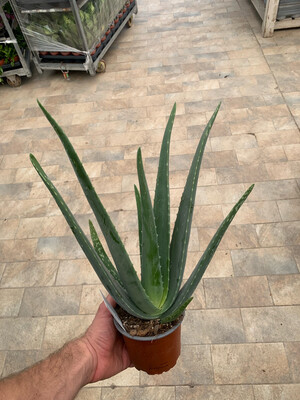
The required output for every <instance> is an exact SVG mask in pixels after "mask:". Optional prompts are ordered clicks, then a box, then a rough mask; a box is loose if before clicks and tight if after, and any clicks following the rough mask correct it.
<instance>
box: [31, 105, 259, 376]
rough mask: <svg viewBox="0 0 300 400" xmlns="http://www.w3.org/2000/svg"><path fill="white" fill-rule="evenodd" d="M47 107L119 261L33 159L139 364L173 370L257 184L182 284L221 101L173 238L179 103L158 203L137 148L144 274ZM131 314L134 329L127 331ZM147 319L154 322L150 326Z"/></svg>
mask: <svg viewBox="0 0 300 400" xmlns="http://www.w3.org/2000/svg"><path fill="white" fill-rule="evenodd" d="M39 106H40V107H41V109H42V111H43V113H44V115H45V116H46V118H47V119H48V121H49V122H50V124H51V125H52V126H53V128H54V130H55V131H56V133H57V134H58V136H59V138H60V140H61V141H62V144H63V145H64V148H65V150H66V152H67V154H68V156H69V158H70V161H71V163H72V166H73V168H74V171H75V173H76V175H77V178H78V180H79V182H80V184H81V186H82V189H83V191H84V193H85V196H86V198H87V200H88V202H89V204H90V206H91V208H92V210H93V212H94V215H95V218H96V220H97V222H98V224H99V226H100V228H101V230H102V233H103V235H104V238H105V240H106V243H107V245H108V248H109V250H110V253H111V257H112V259H113V261H114V265H113V263H112V261H111V260H110V258H109V256H108V255H107V253H106V252H105V250H104V248H103V246H102V244H101V242H100V240H99V237H98V235H97V232H96V229H95V227H94V225H93V223H92V222H91V221H90V234H91V239H92V243H93V244H92V243H91V242H90V241H89V239H88V238H87V236H86V235H85V234H84V232H83V231H82V229H81V228H80V226H79V224H78V223H77V221H76V220H75V218H74V216H73V214H72V213H71V211H70V209H69V208H68V206H67V204H66V203H65V202H64V200H63V199H62V197H61V196H60V194H59V192H58V191H57V189H56V188H55V186H54V185H53V184H52V182H51V181H50V179H49V178H48V176H47V175H46V174H45V172H44V170H43V169H42V167H41V166H40V164H39V163H38V161H37V160H36V159H35V157H34V156H33V155H32V154H31V155H30V159H31V162H32V164H33V166H34V168H35V169H36V171H37V172H38V174H39V175H40V177H41V178H42V180H43V181H44V183H45V185H46V186H47V188H48V189H49V191H50V192H51V194H52V196H53V197H54V199H55V201H56V203H57V205H58V206H59V208H60V209H61V211H62V213H63V215H64V217H65V219H66V221H67V222H68V224H69V226H70V228H71V229H72V231H73V234H74V235H75V237H76V239H77V241H78V243H79V244H80V246H81V248H82V249H83V251H84V252H85V254H86V256H87V258H88V259H89V261H90V263H91V265H92V266H93V268H94V270H95V272H96V273H97V275H98V277H99V278H100V280H101V282H102V283H103V285H104V286H105V288H106V289H107V291H108V292H109V293H110V294H111V295H112V297H113V298H114V299H115V301H116V302H117V304H118V306H119V310H118V312H119V317H120V318H121V321H120V325H119V324H118V323H117V322H115V324H116V326H117V328H118V329H119V331H120V332H121V333H122V334H123V335H124V340H125V344H126V346H127V349H128V351H129V353H130V358H131V360H132V361H133V363H134V365H135V366H136V368H137V369H140V370H143V371H146V372H147V373H149V374H157V373H162V372H164V371H167V370H169V369H170V368H172V367H173V366H174V365H175V364H176V361H177V358H178V357H179V354H180V324H181V321H182V318H183V316H182V315H183V313H184V310H185V308H186V307H187V305H188V304H189V303H190V301H191V300H192V295H193V292H194V290H195V289H196V287H197V285H198V283H199V282H200V279H201V278H202V276H203V274H204V272H205V270H206V268H207V266H208V264H209V262H210V260H211V259H212V257H213V255H214V253H215V251H216V249H217V247H218V245H219V243H220V241H221V239H222V237H223V235H224V233H225V232H226V230H227V228H228V226H229V225H230V223H231V221H232V219H233V218H234V216H235V214H236V213H237V211H238V210H239V208H240V207H241V205H242V204H243V203H244V201H245V200H246V199H247V197H248V196H249V194H250V192H251V191H252V189H253V186H254V185H252V186H250V187H249V189H248V190H247V191H246V192H245V193H244V195H243V196H242V197H241V198H240V200H239V201H238V202H237V203H236V205H235V206H234V207H233V208H232V210H231V211H230V213H229V214H228V215H227V217H226V218H225V219H224V221H223V222H222V223H221V225H220V227H219V228H218V230H217V232H216V234H215V235H214V237H213V238H212V239H211V241H210V243H209V245H208V247H207V249H206V250H205V252H204V254H203V255H202V257H201V258H200V260H199V262H198V263H197V265H196V266H195V268H194V270H193V272H192V274H191V275H190V277H189V278H188V280H187V281H186V283H185V284H184V285H183V286H182V287H181V284H182V279H183V272H184V268H185V262H186V257H187V250H188V242H189V236H190V230H191V223H192V215H193V209H194V203H195V195H196V189H197V182H198V177H199V171H200V165H201V161H202V157H203V152H204V148H205V144H206V141H207V138H208V135H209V132H210V130H211V127H212V125H213V123H214V120H215V118H216V116H217V113H218V110H219V107H220V104H219V105H218V107H217V109H216V111H215V112H214V114H213V115H212V117H211V119H210V121H209V122H208V124H207V126H206V128H205V130H204V132H203V134H202V136H201V138H200V141H199V144H198V147H197V149H196V152H195V155H194V158H193V161H192V164H191V167H190V170H189V174H188V177H187V181H186V184H185V188H184V191H183V194H182V198H181V202H180V206H179V209H178V214H177V218H176V222H175V225H174V230H173V234H172V238H170V209H169V207H170V206H169V204H170V201H169V149H170V137H171V131H172V127H173V122H174V118H175V112H176V104H175V105H174V107H173V109H172V112H171V114H170V117H169V120H168V123H167V127H166V130H165V133H164V137H163V141H162V145H161V152H160V158H159V167H158V173H157V181H156V188H155V196H154V202H153V205H152V201H151V198H150V194H149V189H148V185H147V181H146V177H145V173H144V167H143V161H142V154H141V149H139V150H138V152H137V171H138V180H139V189H138V188H137V187H136V186H135V187H134V189H135V198H136V204H137V214H138V228H139V241H140V264H141V280H140V279H139V277H138V275H137V273H136V271H135V269H134V267H133V265H132V263H131V260H130V258H129V255H128V254H127V252H126V250H125V247H124V245H123V243H122V240H121V238H120V236H119V234H118V232H117V230H116V228H115V227H114V225H113V223H112V221H111V219H110V217H109V215H108V213H107V212H106V210H105V208H104V206H103V204H102V202H101V200H100V199H99V197H98V195H97V194H96V192H95V190H94V188H93V185H92V183H91V181H90V179H89V177H88V175H87V173H86V172H85V170H84V167H83V165H82V164H81V161H80V159H79V157H78V156H77V154H76V152H75V150H74V148H73V146H72V144H71V143H70V141H69V139H68V138H67V136H66V135H65V133H64V132H63V130H62V129H61V128H60V126H59V125H58V124H57V123H56V122H55V120H54V119H53V118H52V116H51V115H50V114H49V113H48V112H47V111H46V110H45V108H44V107H43V106H42V105H41V104H40V103H39ZM132 318H135V322H134V323H135V324H136V325H139V324H140V325H141V329H140V330H141V331H142V332H138V331H139V329H135V332H132V329H131V328H132V327H131V328H130V320H131V319H132ZM128 320H129V333H128V332H125V331H124V330H123V327H124V326H125V327H126V325H127V321H128ZM145 324H146V326H147V329H145ZM147 324H148V325H147ZM121 325H122V327H121ZM130 330H131V334H130ZM145 331H147V333H146V335H147V336H142V337H141V336H140V335H141V334H144V333H145ZM153 335H154V336H153ZM161 343H162V345H161ZM136 345H137V346H138V347H137V348H136V347H135V346H136Z"/></svg>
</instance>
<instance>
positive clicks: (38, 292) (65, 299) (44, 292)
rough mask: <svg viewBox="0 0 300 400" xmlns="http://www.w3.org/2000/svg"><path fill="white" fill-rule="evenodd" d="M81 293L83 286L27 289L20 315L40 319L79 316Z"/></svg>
mask: <svg viewBox="0 0 300 400" xmlns="http://www.w3.org/2000/svg"><path fill="white" fill-rule="evenodd" d="M81 292H82V288H81V286H66V287H64V286H60V287H44V288H26V289H25V293H24V297H23V300H22V304H21V308H20V313H19V315H20V316H22V317H40V316H48V315H73V314H77V313H78V310H79V303H80V298H81Z"/></svg>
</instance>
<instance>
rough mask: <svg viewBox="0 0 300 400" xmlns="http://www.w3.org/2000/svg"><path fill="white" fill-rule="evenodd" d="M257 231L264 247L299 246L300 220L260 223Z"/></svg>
mask: <svg viewBox="0 0 300 400" xmlns="http://www.w3.org/2000/svg"><path fill="white" fill-rule="evenodd" d="M256 232H257V236H258V240H259V244H260V245H261V246H262V247H273V246H298V245H299V239H300V223H299V221H290V222H279V223H274V224H258V225H256Z"/></svg>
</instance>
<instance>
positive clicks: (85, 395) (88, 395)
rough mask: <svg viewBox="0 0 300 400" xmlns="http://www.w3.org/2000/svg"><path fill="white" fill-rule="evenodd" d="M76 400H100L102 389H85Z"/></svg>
mask: <svg viewBox="0 0 300 400" xmlns="http://www.w3.org/2000/svg"><path fill="white" fill-rule="evenodd" d="M75 399H76V400H100V399H101V388H83V389H81V390H80V392H79V393H78V394H77V396H76V397H75Z"/></svg>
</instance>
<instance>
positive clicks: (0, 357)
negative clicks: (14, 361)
mask: <svg viewBox="0 0 300 400" xmlns="http://www.w3.org/2000/svg"><path fill="white" fill-rule="evenodd" d="M5 358H6V352H5V351H0V377H1V376H2V372H3V367H4V363H5Z"/></svg>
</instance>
